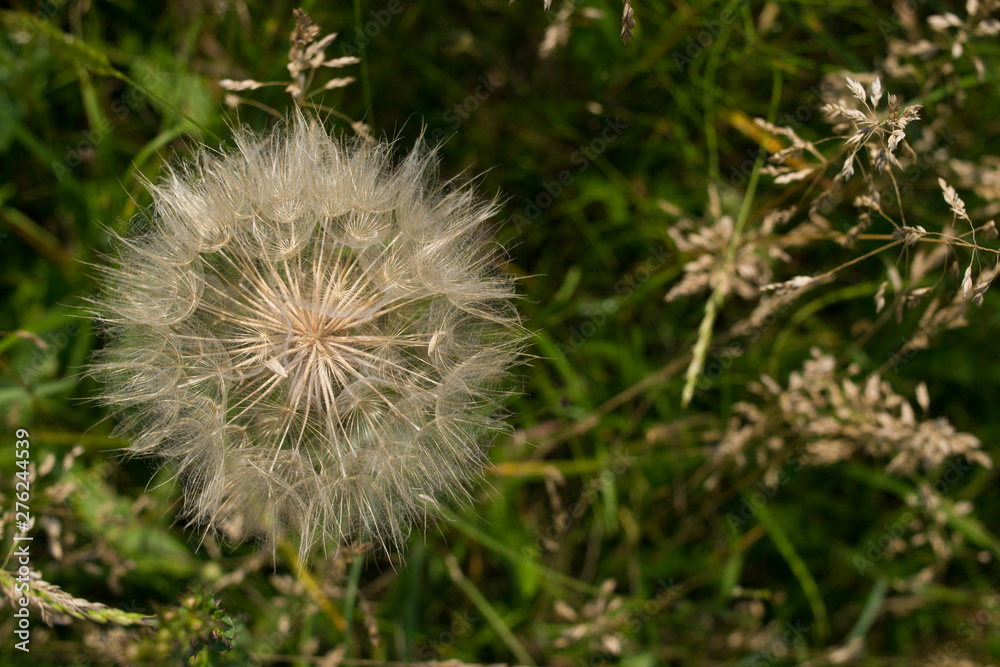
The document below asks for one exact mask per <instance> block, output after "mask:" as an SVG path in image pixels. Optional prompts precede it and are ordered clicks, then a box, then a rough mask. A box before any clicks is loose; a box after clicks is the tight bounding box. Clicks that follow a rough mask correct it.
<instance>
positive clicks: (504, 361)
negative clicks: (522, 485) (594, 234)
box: [90, 114, 524, 555]
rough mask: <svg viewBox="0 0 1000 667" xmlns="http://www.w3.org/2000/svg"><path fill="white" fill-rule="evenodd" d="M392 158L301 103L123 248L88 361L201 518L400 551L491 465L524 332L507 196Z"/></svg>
mask: <svg viewBox="0 0 1000 667" xmlns="http://www.w3.org/2000/svg"><path fill="white" fill-rule="evenodd" d="M391 153H392V151H391V146H390V145H389V144H386V143H372V142H366V141H363V140H360V139H358V140H354V141H353V142H343V141H341V140H337V139H333V138H331V137H330V136H329V134H328V133H327V132H326V130H325V129H324V128H323V127H322V125H321V124H320V123H318V122H317V121H315V120H311V119H307V118H306V117H304V116H302V115H301V114H297V115H295V116H293V117H292V118H291V119H290V120H289V121H288V122H287V123H286V124H285V125H283V126H281V127H279V128H277V129H275V130H273V131H272V132H271V133H270V134H269V135H267V136H264V137H258V136H256V135H254V134H252V133H249V132H245V131H241V132H237V135H236V149H235V150H233V151H231V152H228V153H219V154H215V153H210V152H209V151H207V150H203V151H202V152H201V153H200V154H199V155H198V156H197V158H196V159H195V160H194V161H193V162H191V163H189V164H188V165H186V166H183V167H177V168H174V169H172V170H171V171H169V172H168V174H167V176H166V178H164V179H163V180H161V181H160V183H158V184H156V185H155V186H152V194H153V198H154V204H153V206H152V208H151V209H150V211H149V212H148V213H147V215H146V216H144V217H143V218H142V219H141V220H139V221H138V222H139V224H138V225H136V224H135V223H134V224H133V228H135V227H138V228H139V231H138V233H133V234H131V235H129V236H128V237H127V238H123V237H117V238H116V239H115V241H116V246H117V258H116V261H114V262H112V266H109V267H105V268H102V269H101V272H102V273H103V274H104V278H105V287H104V290H103V293H102V294H101V295H100V296H99V297H97V298H95V299H94V310H95V314H96V315H97V319H98V323H99V324H100V326H101V328H102V329H103V332H104V334H105V338H106V341H107V342H106V346H105V348H104V349H103V350H102V351H100V352H99V353H97V355H96V356H95V358H94V360H93V363H92V365H91V367H90V372H91V374H92V375H94V376H95V377H96V378H98V379H99V380H100V381H101V382H102V383H103V385H104V389H103V394H102V396H101V397H100V400H101V401H102V402H103V403H104V404H106V405H107V406H108V407H109V408H110V409H111V411H112V412H113V413H114V414H115V415H116V416H117V417H118V430H119V432H121V433H122V434H124V435H126V436H129V437H130V438H131V441H132V445H131V447H130V449H129V452H130V453H131V454H135V455H145V456H153V457H157V458H159V459H160V460H162V461H163V462H164V463H165V464H166V465H167V466H169V467H171V468H172V469H173V470H174V471H175V472H176V474H177V476H178V477H179V479H181V480H182V481H183V484H184V495H185V509H186V513H187V515H188V516H189V517H190V518H191V519H192V520H193V521H194V522H195V523H198V524H201V525H204V526H207V527H208V528H209V529H213V530H215V531H217V532H220V533H222V534H223V535H225V536H227V537H229V538H232V539H236V540H240V539H243V538H246V537H250V536H261V537H263V538H265V540H266V541H267V542H268V543H269V545H270V546H271V547H272V548H273V547H274V545H275V544H276V543H277V542H278V541H279V540H281V539H285V538H294V537H295V536H298V537H299V538H300V545H301V547H300V548H301V551H302V553H303V555H305V554H306V553H307V552H308V551H309V550H311V549H312V547H314V546H316V545H320V544H322V545H326V544H328V543H330V542H338V543H340V542H344V541H345V540H348V539H353V538H356V537H371V538H374V539H376V540H378V541H379V542H381V543H382V544H383V545H386V546H388V545H393V544H395V545H398V544H399V543H400V541H401V540H402V539H403V538H404V536H405V535H406V533H407V529H408V526H409V525H410V523H411V521H413V520H414V519H416V518H418V517H421V516H423V515H425V514H426V513H427V512H433V511H434V510H435V509H436V508H437V503H438V501H446V500H452V501H454V500H461V499H464V498H465V497H466V496H467V495H468V491H467V489H468V484H469V482H470V481H471V480H472V479H473V478H474V477H475V476H477V475H479V474H480V472H481V470H482V467H483V465H484V462H485V448H486V441H485V440H484V436H487V435H489V433H491V432H495V431H497V430H501V429H503V428H504V425H503V423H502V421H500V419H499V417H498V416H497V412H498V408H499V407H500V405H501V403H502V401H503V399H504V398H505V397H506V395H507V394H508V393H509V390H508V384H507V375H508V369H509V368H510V366H511V365H512V364H513V363H515V362H516V361H517V360H518V359H519V357H520V356H521V350H522V347H523V342H524V330H523V328H522V327H521V325H520V321H519V317H518V313H517V310H516V308H515V306H514V303H513V299H514V297H515V294H514V286H513V282H512V279H511V278H510V277H509V275H507V274H505V273H504V272H503V271H502V270H501V266H500V262H501V261H502V259H503V250H502V248H501V247H500V246H498V245H497V244H496V243H495V242H494V241H493V240H492V236H491V234H490V229H489V224H490V219H491V217H492V216H493V215H494V213H495V212H496V206H495V203H490V202H483V201H481V200H480V199H478V198H477V197H476V196H475V194H474V193H473V192H472V191H471V189H470V188H469V187H453V186H452V185H451V184H441V183H440V182H439V181H438V179H437V176H436V157H435V155H434V152H433V151H428V150H426V149H424V148H422V145H421V144H418V146H417V148H416V149H414V151H413V152H411V153H410V154H409V155H408V156H407V157H406V158H405V159H403V160H402V161H401V162H399V163H398V164H397V163H394V162H393V160H392V158H391ZM426 499H431V502H428V501H427V500H426Z"/></svg>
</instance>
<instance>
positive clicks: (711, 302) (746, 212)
mask: <svg viewBox="0 0 1000 667" xmlns="http://www.w3.org/2000/svg"><path fill="white" fill-rule="evenodd" d="M780 99H781V72H780V71H779V70H777V69H775V70H774V84H773V87H772V89H771V108H770V109H769V111H768V122H773V120H774V117H775V115H776V114H777V110H778V102H779V101H780ZM762 166H764V153H763V152H761V153H759V154H758V155H757V159H756V161H754V165H753V172H752V173H751V174H750V179H749V181H748V182H747V192H746V196H744V198H743V204H742V205H741V206H740V212H739V216H738V217H737V219H736V223H735V225H734V226H733V234H732V236H731V237H730V238H729V247H728V249H727V250H726V260H725V264H724V265H723V268H722V271H721V272H720V275H721V276H728V275H729V273H730V272H731V271H732V266H733V260H734V259H735V257H736V250H737V249H738V248H739V244H740V237H741V236H742V233H743V227H744V225H746V221H747V218H749V217H750V205H751V204H752V203H753V198H754V193H755V192H756V190H757V181H758V180H759V178H760V168H761V167H762ZM724 282H725V280H724V279H720V280H718V281H716V284H715V286H714V287H713V290H712V295H711V296H710V297H709V299H708V302H707V303H706V304H705V315H704V316H703V317H702V320H701V326H699V327H698V340H697V342H695V346H694V351H693V352H692V357H691V364H690V365H689V366H688V369H687V374H686V377H685V381H684V390H683V392H682V393H681V406H682V407H685V408H686V407H687V406H688V405H690V404H691V399H692V398H694V387H695V384H696V383H697V381H698V376H699V375H700V374H701V371H702V369H704V367H705V356H706V355H707V353H708V346H709V344H710V343H711V341H712V329H713V327H714V326H715V317H716V315H717V314H718V311H719V307H720V306H721V305H722V303H723V301H724V300H725V290H724V289H723V287H724Z"/></svg>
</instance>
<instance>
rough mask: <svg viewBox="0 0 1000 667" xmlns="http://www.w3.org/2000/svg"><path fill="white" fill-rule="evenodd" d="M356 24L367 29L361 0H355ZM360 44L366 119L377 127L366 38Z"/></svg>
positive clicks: (362, 89) (362, 28)
mask: <svg viewBox="0 0 1000 667" xmlns="http://www.w3.org/2000/svg"><path fill="white" fill-rule="evenodd" d="M354 26H355V29H356V30H358V31H359V34H363V33H364V30H365V26H364V21H363V20H362V18H361V0H354ZM358 46H359V48H360V50H361V54H360V56H359V57H360V59H361V62H360V65H361V94H362V95H364V98H365V115H364V119H365V121H366V122H367V123H368V125H370V126H371V127H375V110H374V108H373V107H372V85H371V80H370V79H369V78H368V58H366V57H365V40H360V41H359V43H358Z"/></svg>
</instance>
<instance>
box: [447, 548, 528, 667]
mask: <svg viewBox="0 0 1000 667" xmlns="http://www.w3.org/2000/svg"><path fill="white" fill-rule="evenodd" d="M444 562H445V565H447V566H448V575H449V576H450V577H451V580H452V581H454V582H455V585H456V586H458V587H459V588H461V589H462V592H463V593H465V595H466V596H467V597H468V598H469V599H470V600H472V603H473V604H474V605H476V609H478V610H479V613H481V614H482V615H483V617H484V618H485V619H486V620H487V622H488V623H489V624H490V625H491V626H493V629H494V630H496V633H497V634H498V635H500V639H501V640H503V643H504V644H506V645H507V648H508V649H510V652H511V653H513V654H514V657H515V658H517V662H518V663H519V664H522V665H534V664H535V661H534V660H532V659H531V655H530V654H529V653H528V651H527V650H526V649H525V648H524V646H522V645H521V642H520V641H518V639H517V637H515V636H514V633H513V632H511V631H510V628H508V627H507V624H506V623H505V622H504V620H503V619H502V618H500V614H498V613H497V611H496V609H494V608H493V605H491V604H490V601H489V600H487V599H486V596H485V595H483V594H482V592H480V590H479V589H478V588H476V585H475V584H473V583H472V582H471V581H469V580H468V578H466V576H465V574H464V573H463V572H462V568H461V567H459V565H458V561H457V560H456V559H455V557H454V556H453V555H451V554H445V557H444Z"/></svg>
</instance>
